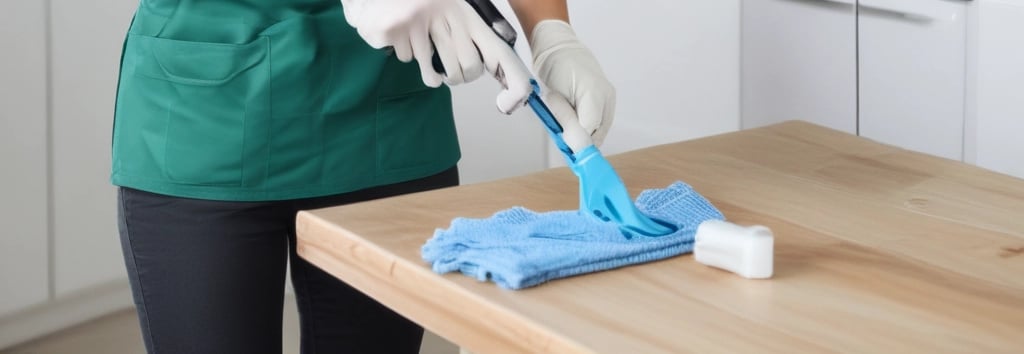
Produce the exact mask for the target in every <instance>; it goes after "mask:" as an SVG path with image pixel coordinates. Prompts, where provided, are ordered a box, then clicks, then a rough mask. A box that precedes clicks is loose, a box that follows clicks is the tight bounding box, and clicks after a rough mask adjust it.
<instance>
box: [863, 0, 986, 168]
mask: <svg viewBox="0 0 1024 354" xmlns="http://www.w3.org/2000/svg"><path fill="white" fill-rule="evenodd" d="M858 3H859V6H860V11H859V14H858V16H857V20H858V36H857V37H858V48H859V50H858V55H857V59H858V68H859V70H858V74H859V89H858V92H859V96H860V99H859V105H858V107H859V108H860V112H859V115H858V118H859V131H860V135H861V136H864V137H866V138H870V139H873V140H877V141H879V142H882V143H887V144H892V145H897V146H900V147H903V148H906V149H910V150H915V151H920V152H924V153H927V154H932V155H936V156H941V157H945V158H949V159H953V160H961V159H962V158H963V156H962V155H963V139H964V130H963V128H964V94H965V91H964V90H965V86H964V83H965V80H966V72H965V57H966V55H965V54H966V49H965V45H966V40H965V37H966V21H965V17H966V16H965V15H966V11H967V5H966V3H967V2H966V1H963V0H859V1H858Z"/></svg>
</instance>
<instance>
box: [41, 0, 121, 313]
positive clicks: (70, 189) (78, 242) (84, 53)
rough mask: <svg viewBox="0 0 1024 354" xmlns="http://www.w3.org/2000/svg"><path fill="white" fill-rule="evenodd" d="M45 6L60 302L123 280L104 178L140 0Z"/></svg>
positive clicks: (71, 0) (64, 1) (61, 1)
mask: <svg viewBox="0 0 1024 354" xmlns="http://www.w3.org/2000/svg"><path fill="white" fill-rule="evenodd" d="M50 3H51V4H52V5H51V11H52V13H51V28H50V31H51V38H52V39H51V40H52V42H51V43H52V52H51V53H50V55H51V63H52V73H53V74H52V75H53V78H52V80H51V82H52V85H53V87H52V91H51V92H52V96H51V102H52V105H53V108H52V109H53V111H52V115H53V133H52V135H53V136H52V138H53V140H52V147H53V166H52V170H51V174H52V179H53V203H54V205H53V212H54V215H53V219H54V231H53V232H54V256H55V263H54V265H55V269H54V276H55V287H56V289H55V291H56V296H58V297H60V296H66V295H70V294H72V293H74V292H77V291H80V290H84V289H88V288H91V287H95V286H97V285H102V284H106V283H110V282H114V281H123V280H124V279H126V276H125V267H124V261H123V258H122V256H121V245H120V242H119V241H118V235H117V222H116V221H117V220H116V199H115V189H114V187H113V186H111V184H110V180H109V177H108V176H110V129H111V125H112V121H113V116H114V114H113V109H114V96H115V90H116V87H117V75H118V65H119V63H120V55H121V45H122V43H123V39H124V37H125V33H127V31H128V24H129V22H130V21H131V18H132V12H133V10H134V8H135V7H136V6H138V2H137V1H135V2H133V1H128V0H102V1H76V0H51V1H50ZM84 29H87V30H84Z"/></svg>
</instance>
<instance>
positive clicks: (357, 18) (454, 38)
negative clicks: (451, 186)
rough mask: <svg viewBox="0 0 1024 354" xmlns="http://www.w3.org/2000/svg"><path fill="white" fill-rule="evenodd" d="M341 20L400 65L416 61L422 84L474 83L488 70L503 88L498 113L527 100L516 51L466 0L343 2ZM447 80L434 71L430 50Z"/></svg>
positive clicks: (527, 78) (526, 86)
mask: <svg viewBox="0 0 1024 354" xmlns="http://www.w3.org/2000/svg"><path fill="white" fill-rule="evenodd" d="M341 3H342V6H343V8H344V10H345V19H346V20H347V21H348V23H349V25H351V26H352V27H355V28H356V29H357V30H358V32H359V35H360V36H361V37H363V39H364V40H365V41H366V43H368V44H370V46H372V47H374V48H377V49H381V48H385V47H391V48H394V50H395V55H396V56H397V57H398V60H401V61H403V62H409V61H411V60H413V59H416V61H417V62H419V66H420V74H421V76H422V77H423V83H424V84H426V85H427V86H430V87H438V86H440V85H441V83H442V81H444V82H447V83H448V84H450V85H457V84H461V83H464V82H470V81H473V80H476V79H477V78H479V77H480V75H481V74H483V71H484V70H487V71H488V72H490V73H491V74H493V75H494V76H495V78H497V79H498V81H500V82H501V83H502V86H503V87H504V90H503V91H502V92H501V93H500V94H498V99H497V105H498V110H500V111H501V112H502V113H505V114H508V113H511V112H512V111H514V110H515V109H516V108H518V107H521V106H522V105H523V103H524V102H526V98H527V97H528V96H529V94H530V92H531V90H532V87H531V86H530V72H529V70H527V69H526V66H525V65H524V64H523V62H522V60H520V59H519V57H518V56H517V55H516V53H515V51H514V50H513V49H512V48H511V47H509V46H508V44H506V43H505V42H504V41H502V40H501V38H499V37H498V35H496V34H494V32H493V31H492V30H491V29H490V28H489V27H488V26H487V24H486V23H484V21H483V19H481V18H480V16H479V15H477V13H476V11H474V10H473V7H472V6H470V5H469V4H468V3H467V2H466V1H465V0H341ZM431 43H433V47H436V48H437V53H438V55H439V56H440V58H441V62H442V63H443V64H444V69H445V72H446V74H447V75H446V76H447V77H442V76H441V74H439V73H437V72H435V71H434V68H433V64H432V57H433V55H434V49H433V48H432V46H431Z"/></svg>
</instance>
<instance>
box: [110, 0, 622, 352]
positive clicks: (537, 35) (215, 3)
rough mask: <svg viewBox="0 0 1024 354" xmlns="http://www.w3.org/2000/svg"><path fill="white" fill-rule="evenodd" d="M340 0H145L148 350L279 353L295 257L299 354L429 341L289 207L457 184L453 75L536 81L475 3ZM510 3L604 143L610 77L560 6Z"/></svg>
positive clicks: (127, 112)
mask: <svg viewBox="0 0 1024 354" xmlns="http://www.w3.org/2000/svg"><path fill="white" fill-rule="evenodd" d="M343 3H344V5H345V6H344V8H343V7H342V3H339V2H338V1H335V0H276V1H268V0H203V1H191V0H141V1H140V4H139V8H138V10H137V12H136V14H135V18H134V21H133V23H132V26H131V29H130V30H129V34H128V38H127V40H126V41H125V46H124V53H123V57H122V63H121V78H120V83H119V86H118V96H117V97H118V99H117V103H116V113H115V122H114V131H113V169H112V175H111V180H112V182H113V183H114V184H115V185H117V186H120V189H119V200H118V211H119V227H120V233H121V242H122V249H123V250H124V256H125V263H126V266H127V268H128V273H129V278H130V281H131V285H132V291H133V295H134V299H135V304H136V307H137V309H138V314H139V320H140V323H141V326H142V332H143V336H144V341H145V344H146V349H147V351H148V352H149V353H276V352H280V350H281V320H282V306H283V296H284V295H283V288H284V279H285V269H286V265H287V264H288V262H289V260H290V262H291V263H290V264H291V272H292V273H291V274H292V282H293V285H294V288H295V292H296V297H297V302H298V307H299V312H300V320H301V335H302V339H301V342H302V352H303V353H336V352H356V353H362V352H372V353H416V352H418V350H419V345H420V340H421V336H422V333H423V330H422V328H420V327H419V326H417V325H416V324H414V323H412V322H409V321H408V320H406V319H404V318H402V317H401V316H399V315H397V314H395V313H394V312H392V311H390V310H389V309H387V308H386V307H384V306H382V305H380V304H378V303H376V302H375V301H373V300H372V299H370V298H368V297H366V296H364V295H363V294H361V293H360V292H358V291H356V290H354V289H353V288H351V287H349V286H347V285H346V284H344V283H343V282H341V281H339V280H337V279H335V278H333V277H331V276H330V275H328V274H326V273H324V272H322V271H321V270H319V269H317V268H316V267H314V266H312V265H310V264H309V263H307V262H306V261H304V260H302V259H301V258H299V257H297V256H296V254H295V250H294V244H295V230H294V228H295V225H294V218H295V213H296V212H297V211H298V210H303V209H312V208H322V207H328V206H335V205H341V204H346V203H353V202H358V201H365V200H370V199H375V198H382V197H386V196H393V195H399V194H405V193H411V192H417V191H424V190H429V189H434V188H441V187H447V186H453V185H457V184H458V172H457V170H456V162H457V161H458V159H459V146H458V140H457V138H456V135H455V126H454V122H453V119H452V107H451V97H450V93H449V90H448V89H447V88H446V87H443V86H442V85H441V82H442V81H447V82H448V83H449V84H458V83H462V82H468V81H472V80H474V79H476V78H478V77H479V76H481V74H482V73H483V71H489V72H491V74H493V75H496V76H498V77H499V78H500V79H501V80H502V82H503V83H504V86H505V88H506V89H505V90H504V91H503V92H502V93H501V94H500V95H499V99H498V105H499V109H501V110H502V111H504V112H509V111H511V110H512V109H515V108H516V107H518V106H520V105H521V103H522V102H523V100H524V99H525V97H526V94H527V93H528V92H529V85H528V82H527V80H528V74H527V71H526V70H525V68H522V64H521V62H520V61H519V59H518V58H517V57H516V56H515V53H514V52H513V51H512V50H511V49H510V48H508V47H507V46H506V45H503V43H502V42H501V40H500V39H499V38H498V37H497V36H496V35H494V34H493V33H491V32H490V31H489V30H481V28H484V29H486V27H485V26H484V27H481V26H482V25H483V21H482V20H480V19H479V18H478V17H476V16H475V13H473V12H472V8H471V7H469V6H468V5H467V4H466V3H465V2H464V1H463V0H362V1H360V0H345V1H343ZM510 3H511V5H512V6H513V9H514V10H515V11H516V14H517V15H518V17H519V18H520V19H521V21H520V22H521V23H522V25H523V27H524V29H525V30H526V31H527V33H530V34H531V38H530V41H531V44H532V48H533V50H534V53H535V59H534V68H535V70H536V71H537V73H538V75H539V78H540V79H541V80H542V81H544V82H545V84H546V85H547V86H548V87H549V91H550V94H549V96H548V100H549V101H551V102H549V104H551V105H552V106H553V107H552V108H553V109H555V113H556V114H557V115H558V116H559V118H560V119H566V117H570V118H576V117H577V114H578V115H579V117H578V119H580V122H581V123H582V124H583V126H584V127H585V128H587V129H589V130H590V132H591V133H592V134H593V135H594V137H595V140H598V141H600V139H601V138H602V137H603V136H604V134H605V133H606V132H607V127H608V126H609V125H610V122H611V116H612V114H613V111H614V90H613V89H612V87H611V85H610V84H609V83H608V81H607V79H605V78H604V76H603V74H602V73H601V70H600V68H599V67H598V65H597V62H596V60H594V58H593V57H592V55H591V54H590V52H589V51H588V50H586V48H585V47H583V46H582V44H580V42H579V41H578V40H577V39H576V37H575V35H574V34H573V31H572V29H571V28H570V27H569V25H568V23H567V20H568V16H567V10H566V4H565V2H564V1H561V0H560V1H549V0H511V1H510ZM346 19H348V21H346ZM349 22H351V24H350V23H349ZM424 38H426V39H427V40H426V42H424ZM367 42H369V43H370V45H368V44H367ZM384 47H390V48H392V49H393V50H390V51H388V50H378V49H375V48H384ZM435 48H436V49H435ZM435 51H436V52H437V53H438V54H439V56H440V57H441V59H442V63H443V66H444V68H445V72H446V73H447V75H446V76H441V75H440V74H437V73H435V72H434V71H433V70H428V69H430V68H431V65H430V64H429V62H430V60H429V58H430V57H431V56H432V55H433V53H434V52H435ZM391 53H393V54H394V55H392V54H391ZM414 60H415V61H416V63H412V61H414Z"/></svg>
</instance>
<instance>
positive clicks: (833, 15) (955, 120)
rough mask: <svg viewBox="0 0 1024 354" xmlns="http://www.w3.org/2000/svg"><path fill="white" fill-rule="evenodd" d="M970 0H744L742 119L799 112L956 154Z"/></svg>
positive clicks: (763, 120) (765, 119) (760, 121)
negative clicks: (968, 1) (967, 14)
mask: <svg viewBox="0 0 1024 354" xmlns="http://www.w3.org/2000/svg"><path fill="white" fill-rule="evenodd" d="M966 4H967V2H966V1H964V0H745V1H744V3H743V5H744V6H743V23H742V25H743V34H744V37H743V53H742V55H743V71H742V76H743V80H742V82H743V114H742V118H741V120H742V124H743V127H754V126H760V125H765V124H770V123H776V122H779V121H783V120H787V119H802V120H807V121H811V122H814V123H818V124H821V125H825V126H828V127H832V128H836V129H839V130H842V131H846V132H849V133H856V134H858V135H861V136H864V137H867V138H870V139H874V140H877V141H880V142H883V143H888V144H892V145H896V146H899V147H903V148H906V149H910V150H915V151H920V152H924V153H928V154H932V155H936V156H941V157H946V158H950V159H954V160H961V159H962V158H963V151H964V148H963V142H964V139H965V136H964V123H965V120H964V119H965V113H966V111H965V103H966V101H965V95H966V90H967V86H966V84H965V83H966V80H967V73H966V70H965V67H966V61H965V57H966V54H967V53H966V50H967V49H966V45H967V44H966V43H967V40H966V38H967V37H966V33H967V25H966V23H967V21H966V20H965V15H966V10H967V5H966ZM826 54H829V55H833V56H827V55H826Z"/></svg>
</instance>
